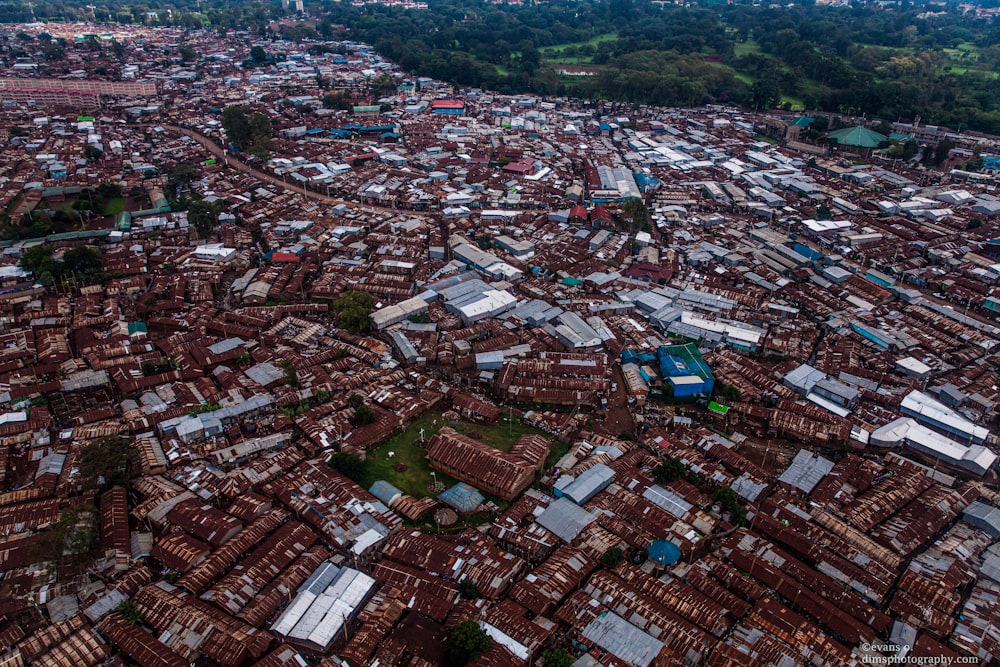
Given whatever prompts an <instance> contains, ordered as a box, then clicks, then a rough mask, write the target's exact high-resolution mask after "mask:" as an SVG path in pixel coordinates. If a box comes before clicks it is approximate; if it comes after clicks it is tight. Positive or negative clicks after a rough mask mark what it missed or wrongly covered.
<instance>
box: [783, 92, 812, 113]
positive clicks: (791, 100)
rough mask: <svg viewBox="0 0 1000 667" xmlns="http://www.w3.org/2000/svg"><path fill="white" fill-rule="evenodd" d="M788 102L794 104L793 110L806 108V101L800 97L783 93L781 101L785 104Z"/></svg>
mask: <svg viewBox="0 0 1000 667" xmlns="http://www.w3.org/2000/svg"><path fill="white" fill-rule="evenodd" d="M786 102H787V103H788V104H791V105H792V111H802V110H803V109H805V108H806V105H805V103H804V102H803V101H802V100H800V99H799V98H797V97H791V96H790V95H782V96H781V103H782V104H785V103H786Z"/></svg>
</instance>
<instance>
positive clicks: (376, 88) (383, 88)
mask: <svg viewBox="0 0 1000 667" xmlns="http://www.w3.org/2000/svg"><path fill="white" fill-rule="evenodd" d="M368 89H369V90H370V91H371V93H372V96H373V97H375V98H376V99H378V98H380V97H386V96H388V95H393V94H395V92H396V82H395V81H394V80H393V78H392V77H391V76H389V75H388V74H379V75H378V76H377V77H375V78H374V79H372V80H371V81H370V82H369V83H368Z"/></svg>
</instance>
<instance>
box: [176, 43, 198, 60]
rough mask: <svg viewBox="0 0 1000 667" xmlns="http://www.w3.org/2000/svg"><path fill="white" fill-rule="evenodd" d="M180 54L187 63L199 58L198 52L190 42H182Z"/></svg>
mask: <svg viewBox="0 0 1000 667" xmlns="http://www.w3.org/2000/svg"><path fill="white" fill-rule="evenodd" d="M180 54H181V60H183V61H184V62H186V63H193V62H194V61H196V60H198V52H197V51H195V50H194V47H192V46H191V45H190V44H181V48H180Z"/></svg>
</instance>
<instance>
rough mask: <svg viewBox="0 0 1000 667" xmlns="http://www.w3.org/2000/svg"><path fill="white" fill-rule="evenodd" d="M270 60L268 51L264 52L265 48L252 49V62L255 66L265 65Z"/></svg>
mask: <svg viewBox="0 0 1000 667" xmlns="http://www.w3.org/2000/svg"><path fill="white" fill-rule="evenodd" d="M268 59H269V58H268V56H267V51H265V50H264V47H263V46H254V47H252V48H251V49H250V60H251V61H253V63H254V64H255V65H263V64H264V63H266V62H267V61H268Z"/></svg>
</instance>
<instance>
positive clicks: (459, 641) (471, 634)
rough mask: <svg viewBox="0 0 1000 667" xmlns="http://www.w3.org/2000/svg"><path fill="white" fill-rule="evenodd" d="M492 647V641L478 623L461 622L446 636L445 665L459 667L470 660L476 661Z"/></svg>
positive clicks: (471, 621)
mask: <svg viewBox="0 0 1000 667" xmlns="http://www.w3.org/2000/svg"><path fill="white" fill-rule="evenodd" d="M492 645H493V640H492V639H491V638H490V636H489V635H488V634H486V631H485V630H483V629H482V628H481V627H479V623H476V622H475V621H473V620H468V621H462V622H461V623H459V624H458V625H456V626H455V629H454V630H452V631H451V634H450V635H449V636H448V650H447V659H446V664H447V665H448V667H461V666H462V665H465V664H467V663H468V662H469V661H470V660H472V661H475V660H478V659H479V656H480V655H482V654H483V652H484V651H486V650H488V649H489V648H490V646H492Z"/></svg>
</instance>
